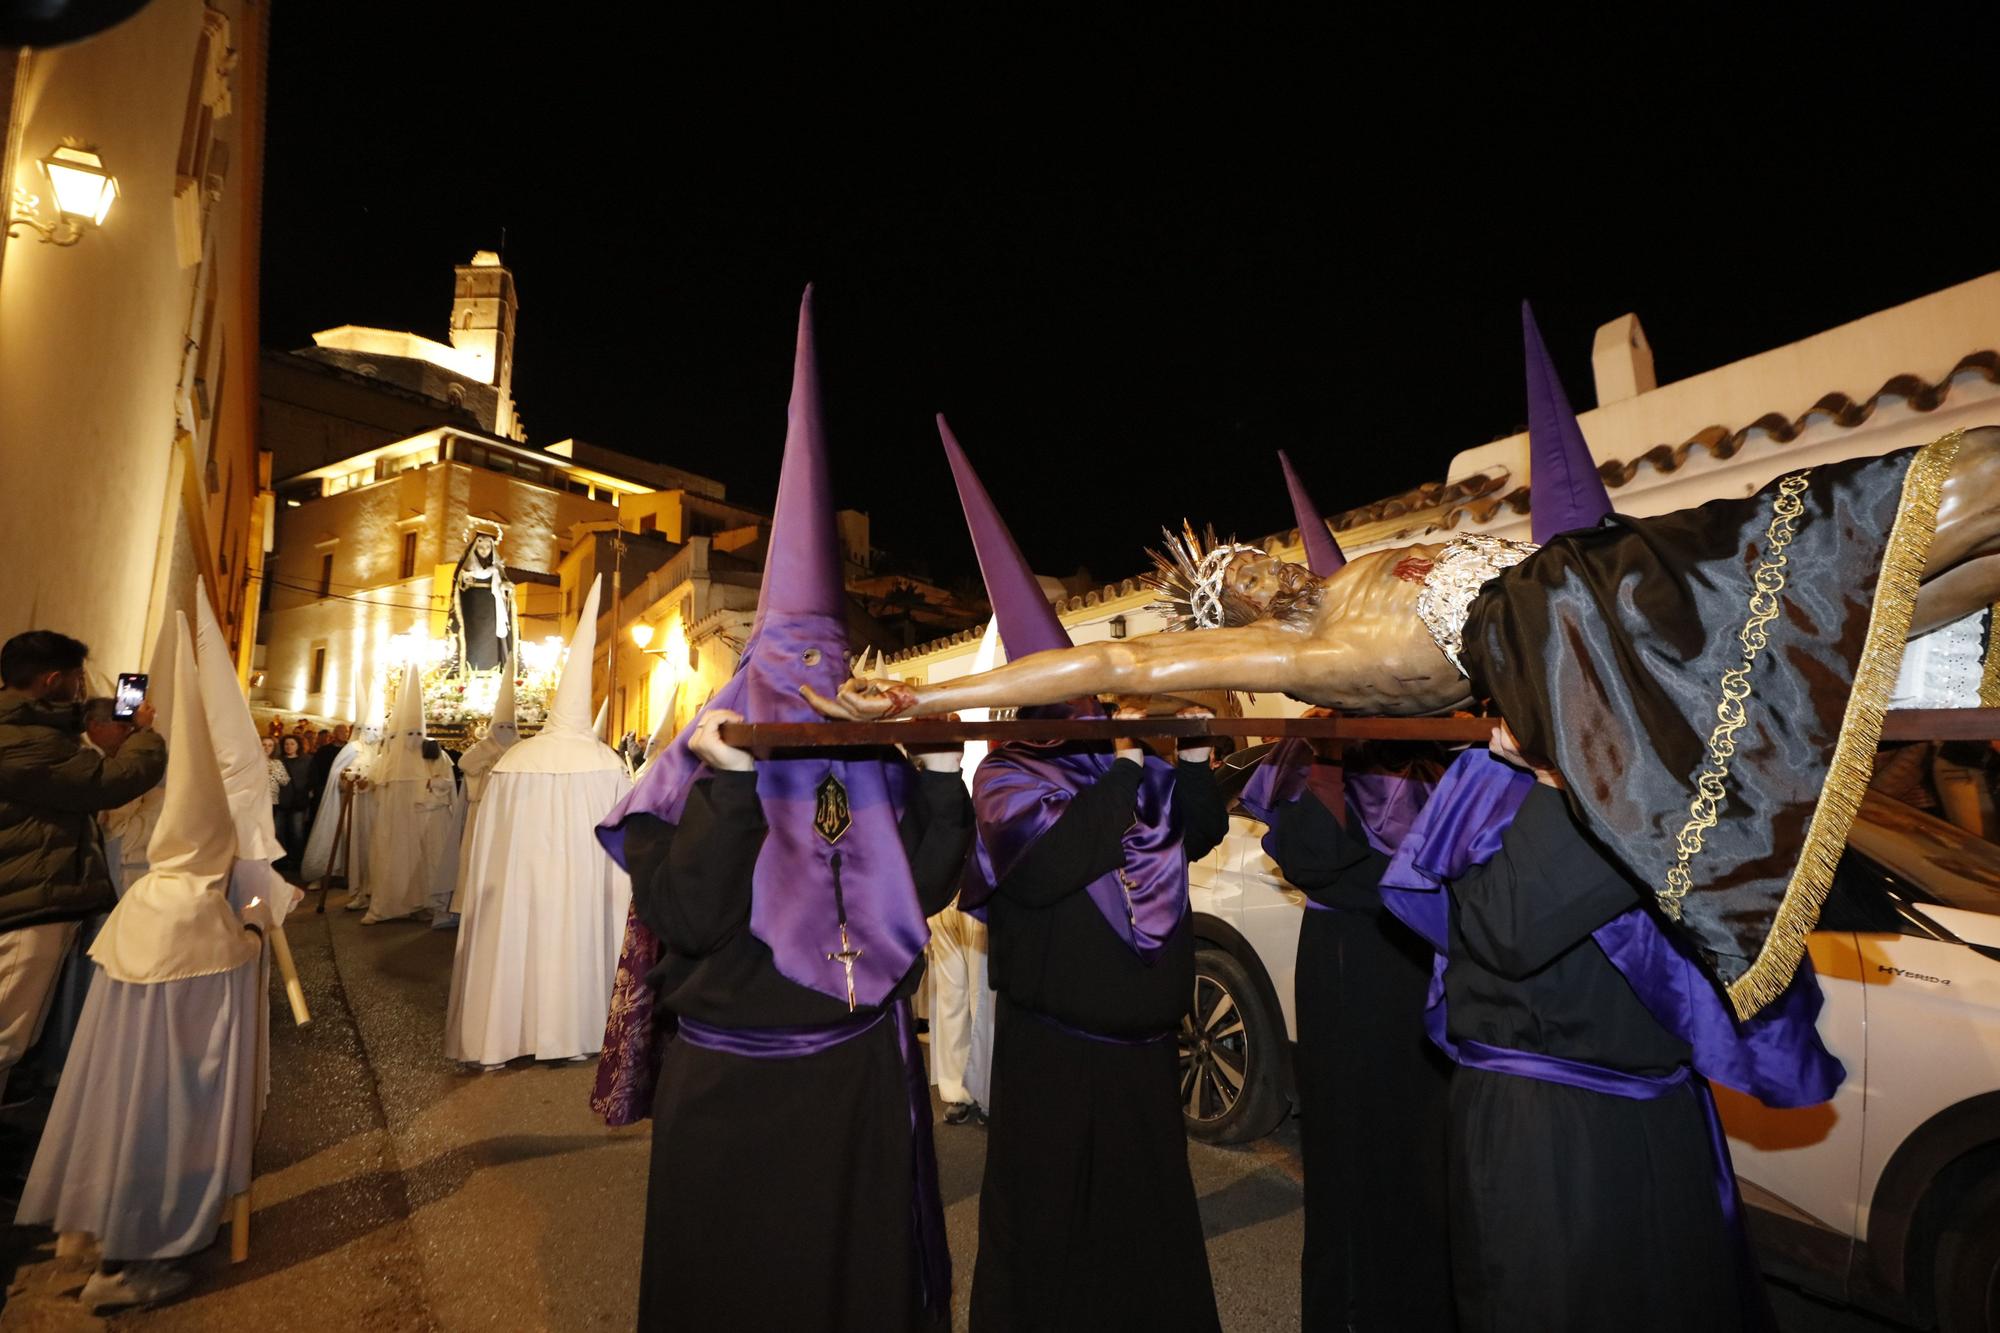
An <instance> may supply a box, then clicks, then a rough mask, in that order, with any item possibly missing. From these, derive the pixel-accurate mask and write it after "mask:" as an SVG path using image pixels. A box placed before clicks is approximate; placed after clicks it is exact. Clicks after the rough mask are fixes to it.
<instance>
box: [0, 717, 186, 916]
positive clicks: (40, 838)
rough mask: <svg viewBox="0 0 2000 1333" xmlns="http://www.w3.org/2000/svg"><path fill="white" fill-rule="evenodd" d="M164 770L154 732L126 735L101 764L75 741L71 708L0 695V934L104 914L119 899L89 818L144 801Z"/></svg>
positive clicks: (163, 751) (79, 736)
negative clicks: (129, 736)
mask: <svg viewBox="0 0 2000 1333" xmlns="http://www.w3.org/2000/svg"><path fill="white" fill-rule="evenodd" d="M166 771H167V747H166V743H165V742H163V741H162V740H161V739H160V737H159V733H157V732H154V731H150V730H149V731H140V732H136V733H134V734H133V736H132V737H131V739H129V740H127V741H126V742H125V744H124V745H122V746H120V747H119V750H118V754H117V756H116V757H115V758H111V759H106V758H105V757H104V756H103V755H101V754H99V753H98V752H97V751H96V750H93V749H91V748H89V747H88V746H86V745H85V744H84V743H83V724H82V719H81V716H80V714H79V713H78V710H77V709H76V707H75V706H74V705H68V704H61V705H58V704H44V703H38V702H37V701H35V700H34V699H32V698H30V697H29V696H27V695H25V694H23V693H21V692H20V691H19V690H0V930H14V929H16V928H18V927H21V926H35V925H41V924H43V923H44V922H49V921H76V920H81V919H82V918H84V917H87V916H95V915H96V914H97V913H99V912H107V911H109V910H111V905H112V904H113V903H114V902H115V901H116V900H117V898H116V894H115V893H114V891H113V889H112V878H111V868H110V867H109V866H108V865H106V864H105V859H104V839H103V837H102V836H101V835H100V834H99V832H98V829H97V821H96V818H95V816H96V814H97V812H98V811H100V810H112V809H116V808H117V807H118V806H121V805H123V804H125V803H126V802H127V801H130V800H132V799H134V798H135V797H138V796H140V795H143V794H144V793H145V792H147V791H148V790H150V789H151V788H152V787H153V786H154V784H156V783H157V782H159V780H160V777H161V775H162V774H164V773H165V772H166Z"/></svg>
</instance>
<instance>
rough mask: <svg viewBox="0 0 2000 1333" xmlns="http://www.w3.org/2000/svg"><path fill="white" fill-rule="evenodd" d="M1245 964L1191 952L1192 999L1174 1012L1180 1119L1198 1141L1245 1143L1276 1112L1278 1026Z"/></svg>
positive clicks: (1266, 1129) (1218, 953) (1279, 1115)
mask: <svg viewBox="0 0 2000 1333" xmlns="http://www.w3.org/2000/svg"><path fill="white" fill-rule="evenodd" d="M1279 1022H1280V1020H1279V1018H1278V1015H1277V1014H1276V1013H1274V1012H1272V1009H1271V1006H1270V1005H1269V1004H1268V1003H1267V1002H1266V1001H1265V999H1264V993H1263V991H1262V990H1260V989H1259V988H1258V986H1257V984H1256V982H1255V980H1254V979H1252V977H1251V976H1250V972H1249V969H1247V968H1245V967H1244V966H1243V964H1242V963H1240V962H1238V961H1237V960H1236V957H1235V955H1234V954H1231V953H1229V952H1228V951H1226V950H1223V949H1198V950H1196V951H1195V956H1194V1006H1193V1008H1192V1009H1191V1010H1190V1011H1189V1012H1188V1014H1187V1015H1186V1016H1185V1017H1183V1018H1182V1019H1181V1032H1180V1058H1181V1084H1180V1096H1181V1118H1182V1119H1183V1120H1184V1121H1186V1123H1187V1132H1188V1134H1189V1135H1190V1136H1191V1137H1193V1138H1197V1139H1200V1140H1202V1141H1203V1142H1206V1143H1246V1142H1248V1141H1249V1140H1251V1139H1254V1138H1259V1137H1261V1136H1263V1135H1265V1134H1268V1133H1270V1132H1271V1131H1272V1130H1273V1129H1275V1128H1276V1127H1277V1124H1278V1121H1279V1120H1281V1119H1283V1118H1284V1113H1285V1099H1284V1096H1283V1094H1282V1092H1281V1090H1280V1084H1281V1072H1282V1071H1281V1069H1280V1064H1279V1061H1280V1055H1279V1052H1280V1048H1281V1045H1282V1038H1283V1036H1284V1033H1283V1030H1282V1029H1281V1027H1280V1026H1279Z"/></svg>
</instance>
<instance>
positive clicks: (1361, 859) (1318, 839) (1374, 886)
mask: <svg viewBox="0 0 2000 1333" xmlns="http://www.w3.org/2000/svg"><path fill="white" fill-rule="evenodd" d="M1275 831H1276V833H1277V837H1276V838H1275V839H1274V843H1275V846H1276V848H1277V859H1278V869H1279V870H1281V871H1283V872H1284V876H1285V878H1286V880H1288V881H1289V882H1290V883H1291V884H1292V885H1293V887H1295V888H1298V889H1302V890H1304V891H1305V892H1306V894H1307V895H1309V896H1310V897H1311V898H1312V900H1313V901H1314V902H1317V903H1323V904H1325V905H1326V906H1328V907H1346V908H1356V909H1361V910H1368V909H1372V908H1373V907H1375V906H1376V905H1377V904H1379V903H1380V902H1381V893H1380V885H1381V883H1382V875H1383V873H1384V872H1385V871H1387V870H1388V868H1389V858H1388V857H1386V856H1384V855H1382V853H1380V852H1378V851H1376V850H1375V849H1374V848H1373V847H1371V846H1369V845H1368V840H1367V839H1366V838H1363V837H1361V836H1360V835H1358V834H1354V833H1350V832H1348V831H1347V830H1346V829H1345V828H1343V827H1342V826H1341V823H1340V821H1339V820H1337V819H1335V818H1334V817H1333V812H1332V811H1330V810H1328V809H1327V808H1326V806H1325V805H1324V804H1323V803H1322V802H1321V801H1320V799H1319V798H1318V797H1317V796H1315V795H1313V794H1312V793H1311V792H1310V791H1308V792H1306V793H1304V794H1303V795H1301V796H1300V797H1299V799H1298V800H1296V801H1293V802H1292V803H1291V804H1290V805H1288V806H1285V807H1284V808H1283V809H1282V810H1280V811H1279V812H1278V822H1277V824H1276V826H1275Z"/></svg>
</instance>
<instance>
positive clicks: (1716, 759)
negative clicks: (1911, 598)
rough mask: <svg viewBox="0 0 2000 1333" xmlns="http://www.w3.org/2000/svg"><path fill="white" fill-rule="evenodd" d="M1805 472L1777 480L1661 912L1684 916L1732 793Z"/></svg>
mask: <svg viewBox="0 0 2000 1333" xmlns="http://www.w3.org/2000/svg"><path fill="white" fill-rule="evenodd" d="M1805 489H1806V473H1804V472H1794V473H1793V474H1792V475H1791V476H1789V477H1786V478H1784V479H1783V480H1781V481H1780V482H1779V483H1778V497H1777V499H1776V500H1775V501H1774V502H1773V503H1772V506H1771V522H1770V524H1769V526H1767V527H1766V528H1765V529H1764V554H1763V558H1762V559H1760V560H1759V561H1758V562H1757V568H1756V569H1754V570H1752V571H1751V572H1750V582H1751V585H1752V587H1753V589H1754V591H1752V592H1751V594H1750V617H1749V619H1747V620H1745V621H1744V622H1743V628H1742V629H1740V630H1738V631H1736V639H1737V641H1738V642H1739V643H1741V644H1742V645H1743V660H1742V661H1741V662H1739V663H1738V664H1737V665H1735V666H1733V667H1731V668H1729V670H1727V671H1725V672H1723V673H1722V684H1721V689H1722V702H1721V703H1719V704H1717V705H1716V707H1715V716H1716V719H1717V720H1716V724H1715V730H1713V731H1711V732H1709V733H1708V767H1707V768H1704V769H1703V770H1702V771H1701V772H1699V773H1697V774H1696V775H1695V779H1694V787H1695V795H1694V800H1693V801H1691V802H1689V804H1688V821H1687V823H1685V824H1683V825H1681V831H1680V834H1679V836H1678V837H1676V838H1675V839H1674V850H1675V851H1676V852H1678V853H1679V856H1678V857H1676V858H1675V860H1674V864H1673V866H1672V867H1671V868H1670V869H1668V871H1667V886H1666V887H1665V888H1663V889H1661V890H1659V891H1658V893H1657V894H1656V895H1655V897H1656V898H1657V899H1658V900H1659V904H1660V910H1661V911H1663V912H1665V913H1666V914H1667V915H1668V916H1670V917H1672V918H1674V920H1676V921H1678V920H1680V916H1681V900H1682V899H1683V898H1685V897H1687V893H1688V890H1689V889H1690V888H1692V887H1693V886H1694V876H1693V875H1692V874H1691V873H1690V872H1689V870H1688V865H1689V863H1690V862H1692V861H1693V860H1694V858H1695V857H1696V856H1698V855H1700V854H1701V847H1702V839H1703V836H1704V835H1705V834H1706V833H1707V832H1708V831H1709V830H1710V829H1712V828H1714V827H1715V821H1716V815H1717V812H1718V811H1719V810H1720V809H1721V808H1722V803H1723V801H1724V800H1725V799H1727V797H1728V795H1729V787H1728V783H1729V764H1730V761H1731V760H1733V759H1734V758H1735V757H1736V733H1737V732H1739V731H1741V730H1742V729H1743V728H1744V726H1745V725H1746V724H1748V722H1749V721H1750V717H1749V713H1748V711H1747V710H1746V709H1745V708H1744V704H1746V703H1747V702H1748V701H1749V698H1750V668H1751V667H1753V666H1755V665H1756V663H1757V655H1758V654H1759V653H1761V652H1763V651H1764V649H1765V647H1766V646H1767V645H1768V644H1769V643H1770V641H1771V639H1770V635H1769V633H1768V632H1767V629H1766V627H1767V626H1769V625H1770V623H1771V622H1772V621H1774V620H1776V619H1777V618H1778V613H1779V610H1780V605H1779V602H1778V594H1779V593H1781V592H1783V591H1784V590H1785V565H1786V563H1787V557H1786V555H1785V548H1786V547H1788V546H1790V545H1791V544H1792V532H1793V529H1792V525H1793V523H1794V522H1795V521H1796V520H1797V519H1798V516H1799V515H1800V514H1801V513H1803V512H1805V501H1803V500H1801V499H1800V498H1799V497H1800V496H1801V495H1803V494H1804V493H1805Z"/></svg>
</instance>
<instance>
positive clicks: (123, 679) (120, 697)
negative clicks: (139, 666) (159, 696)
mask: <svg viewBox="0 0 2000 1333" xmlns="http://www.w3.org/2000/svg"><path fill="white" fill-rule="evenodd" d="M149 680H150V677H148V676H147V675H146V673H145V672H143V671H125V672H120V673H119V676H118V693H117V695H116V696H114V698H113V700H112V705H111V716H113V717H115V718H117V719H118V720H119V721H120V722H130V721H131V720H132V715H133V714H134V713H136V712H138V711H139V705H140V704H142V703H144V702H146V685H147V683H148V681H149Z"/></svg>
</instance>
